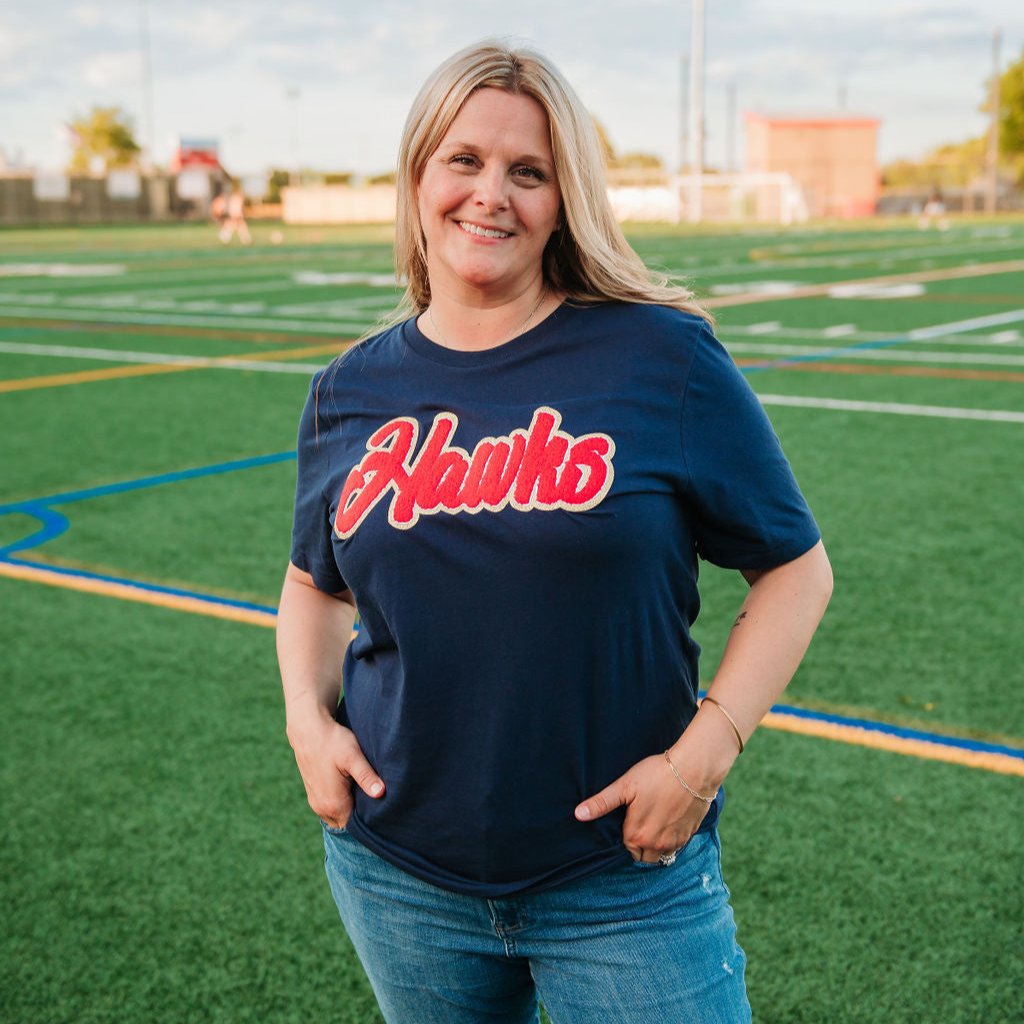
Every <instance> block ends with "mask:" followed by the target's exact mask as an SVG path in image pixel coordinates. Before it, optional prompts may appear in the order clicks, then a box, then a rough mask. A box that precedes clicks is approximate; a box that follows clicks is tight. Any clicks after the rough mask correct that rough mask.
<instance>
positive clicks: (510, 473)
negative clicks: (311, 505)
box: [334, 406, 615, 539]
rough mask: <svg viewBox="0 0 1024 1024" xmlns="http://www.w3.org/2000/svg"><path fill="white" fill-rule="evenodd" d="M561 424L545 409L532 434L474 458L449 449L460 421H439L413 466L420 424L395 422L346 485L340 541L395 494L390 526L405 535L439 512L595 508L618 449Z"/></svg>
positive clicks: (495, 444)
mask: <svg viewBox="0 0 1024 1024" xmlns="http://www.w3.org/2000/svg"><path fill="white" fill-rule="evenodd" d="M561 422H562V416H561V414H560V413H559V412H558V411H557V410H555V409H549V408H548V407H547V406H541V407H540V408H539V409H537V410H536V411H535V412H534V414H533V419H532V420H531V421H530V426H529V427H528V428H527V429H526V430H523V429H522V428H517V429H515V430H513V431H512V432H511V433H510V434H509V435H508V436H505V437H485V438H483V439H482V440H481V441H480V442H479V443H478V444H477V446H476V447H475V448H474V449H473V451H472V454H471V453H469V452H467V451H466V450H465V449H464V448H459V447H457V446H456V445H453V444H449V441H450V440H451V438H452V436H453V435H454V434H455V430H456V428H457V427H458V425H459V420H458V417H457V416H456V415H455V414H454V413H450V412H443V413H439V414H438V415H437V416H435V417H434V422H433V423H432V424H431V426H430V430H429V431H428V432H427V436H426V438H425V439H424V442H423V446H422V448H420V450H419V452H418V454H417V455H416V457H415V459H414V458H413V452H414V451H415V450H416V440H417V435H418V433H419V424H418V423H417V422H416V420H414V419H411V418H409V417H405V416H401V417H398V418H396V419H393V420H390V421H389V422H388V423H385V424H384V426H382V427H380V428H379V429H378V430H376V431H374V433H373V434H372V435H371V436H370V439H369V440H368V441H367V442H366V450H367V454H366V455H364V456H363V458H362V459H361V460H360V461H359V462H358V463H357V464H356V465H355V467H354V468H353V469H352V471H351V472H350V473H349V475H348V479H347V480H346V481H345V487H344V489H343V490H342V492H341V499H340V501H339V502H338V513H337V515H336V516H335V520H334V530H335V533H336V534H337V535H338V536H339V537H341V538H342V539H344V538H346V537H351V536H352V534H353V533H355V531H356V530H357V529H358V528H359V525H360V523H362V521H363V520H364V519H365V518H366V516H367V515H369V513H370V510H371V509H372V508H373V507H374V506H375V505H376V504H377V502H379V501H380V500H381V498H383V497H384V495H385V494H387V493H388V492H389V491H390V492H392V497H391V506H390V508H389V509H388V522H389V523H391V525H392V526H394V527H397V528H398V529H400V530H407V529H409V527H411V526H415V525H416V522H417V521H418V520H419V517H420V516H421V515H431V514H434V513H437V512H447V513H450V514H453V515H454V514H455V513H458V512H469V513H477V512H480V511H481V510H482V509H487V510H489V511H491V512H498V511H500V510H501V509H503V508H504V507H505V506H506V505H511V506H512V507H513V508H515V509H518V510H519V511H520V512H527V511H529V510H530V509H542V510H545V511H549V510H551V509H567V510H570V511H574V512H581V511H585V510H586V509H590V508H594V506H595V505H597V504H599V503H600V502H601V501H602V500H603V499H604V496H605V495H606V494H607V493H608V490H609V488H610V487H611V485H612V478H613V476H614V471H613V469H612V456H613V455H614V454H615V442H614V441H613V440H612V439H611V438H610V437H609V436H608V435H607V434H583V435H582V436H580V437H578V438H574V437H573V436H572V435H571V434H566V433H563V432H562V431H561V430H559V429H558V428H559V426H560V425H561Z"/></svg>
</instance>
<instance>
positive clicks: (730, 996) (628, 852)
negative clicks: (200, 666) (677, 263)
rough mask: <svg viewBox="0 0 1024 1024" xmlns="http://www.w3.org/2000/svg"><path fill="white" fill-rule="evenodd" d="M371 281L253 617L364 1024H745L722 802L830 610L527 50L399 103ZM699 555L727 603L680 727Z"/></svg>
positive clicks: (717, 369)
mask: <svg viewBox="0 0 1024 1024" xmlns="http://www.w3.org/2000/svg"><path fill="white" fill-rule="evenodd" d="M395 263H396V267H397V269H398V273H399V278H400V279H402V280H404V281H406V282H407V287H406V292H405V296H404V299H403V301H402V303H401V305H400V306H399V308H398V310H396V312H395V314H394V315H393V316H392V317H391V318H390V320H389V322H388V323H387V324H385V325H383V326H382V327H381V328H380V329H378V330H376V331H375V332H374V333H373V335H371V336H369V337H367V338H365V339H363V340H362V341H360V342H359V343H358V344H357V345H355V346H354V347H352V348H351V349H349V351H348V352H347V353H346V354H344V355H342V356H339V357H338V358H337V359H336V360H335V361H334V362H333V363H332V364H331V365H330V366H328V367H327V368H326V369H325V370H323V371H320V372H318V373H317V374H316V375H315V376H314V378H313V381H312V385H311V388H310V392H309V398H308V401H307V404H306V408H305V411H304V413H303V416H302V420H301V425H300V427H299V438H298V487H297V491H296V502H295V519H294V531H293V534H292V547H291V564H290V565H289V566H288V568H287V571H286V576H285V583H284V588H283V590H282V594H281V604H280V611H279V616H278V620H277V638H278V655H279V659H280V666H281V676H282V680H283V683H284V698H285V713H286V719H287V735H288V738H289V740H290V742H291V744H292V748H293V750H294V752H295V759H296V762H297V764H298V768H299V772H300V774H301V775H302V780H303V782H304V784H305V788H306V795H307V799H308V801H309V805H310V807H311V808H312V809H313V811H315V812H316V814H317V815H318V816H319V817H320V819H321V821H322V823H323V839H324V843H325V847H326V870H327V877H328V881H329V882H330V886H331V890H332V893H333V895H334V899H335V902H336V903H337V906H338V910H339V912H340V915H341V918H342V920H343V922H344V925H345V928H346V930H347V931H348V934H349V937H350V938H351V940H352V942H353V943H354V945H355V949H356V951H357V953H358V955H359V957H360V959H361V961H362V963H363V966H364V967H365V969H366V973H367V975H368V976H369V979H370V983H371V984H372V986H373V989H374V992H375V994H376V996H377V999H378V1002H379V1003H380V1007H381V1012H382V1014H383V1017H384V1020H385V1021H387V1022H388V1024H484V1022H491V1024H537V1021H538V1020H539V1017H538V1012H539V1011H538V1000H542V1001H543V1003H544V1005H545V1006H546V1008H547V1011H548V1013H549V1014H550V1017H551V1020H552V1021H553V1022H554V1024H683V1022H684V1021H685V1022H687V1024H746V1022H749V1021H750V1006H749V1003H748V1001H747V995H746V986H745V981H744V965H745V962H746V958H745V955H744V953H743V951H742V949H741V948H740V947H739V946H738V945H737V943H736V927H735V924H734V921H733V912H732V908H731V907H730V905H729V893H728V890H727V889H726V888H725V884H724V882H723V881H722V870H721V863H720V860H719V850H720V847H719V839H718V830H717V822H718V815H719V811H720V809H721V807H722V802H723V799H724V798H723V794H722V792H721V785H722V782H723V780H724V779H725V776H726V775H727V774H728V772H729V770H730V768H731V767H732V765H733V762H734V761H735V760H736V757H737V755H738V754H739V753H740V752H741V751H742V749H743V745H744V743H745V742H746V741H747V740H748V739H749V737H750V734H751V733H752V732H753V731H754V729H755V728H756V727H757V724H758V723H759V722H760V721H761V719H762V718H763V717H764V715H765V714H766V712H767V711H768V710H769V708H771V706H772V704H773V703H774V702H775V701H776V700H777V699H778V698H779V695H780V694H781V693H782V691H783V688H784V687H785V686H786V684H787V683H788V682H789V679H790V677H791V676H792V674H793V672H794V671H795V670H796V667H797V665H798V664H799V663H800V660H801V658H802V657H803V655H804V651H805V650H806V648H807V645H808V643H809V642H810V639H811V635H812V634H813V633H814V630H815V628H816V626H817V624H818V621H819V619H820V618H821V616H822V613H823V612H824V609H825V605H826V603H827V602H828V598H829V594H830V593H831V587H832V575H831V570H830V569H829V562H828V558H827V557H826V555H825V551H824V548H823V547H822V544H821V538H820V534H819V531H818V527H817V526H816V524H815V521H814V519H813V517H812V515H811V513H810V511H809V509H808V507H807V504H806V502H805V501H804V499H803V496H802V495H801V493H800V490H799V488H798V487H797V484H796V481H795V480H794V478H793V474H792V472H791V471H790V468H789V464H788V462H787V461H786V458H785V456H784V455H783V453H782V450H781V448H780V446H779V442H778V439H777V438H776V436H775V434H774V432H773V430H772V427H771V424H770V423H769V420H768V417H767V416H766V414H765V412H764V410H763V409H762V408H761V405H760V403H759V402H758V400H757V397H756V396H755V395H754V392H753V391H752V390H751V388H750V386H749V385H748V384H747V382H746V380H745V379H744V377H743V375H742V374H741V373H740V371H739V370H738V369H737V367H736V364H735V363H734V362H733V361H732V359H731V358H730V357H729V354H728V353H727V352H726V350H725V349H724V348H723V347H722V345H721V344H720V343H719V342H718V341H717V340H716V339H715V336H714V334H713V332H712V329H711V326H712V325H711V318H710V316H709V315H708V314H707V313H705V312H704V310H702V309H701V308H700V306H698V305H697V304H696V303H695V302H694V301H693V298H692V296H691V294H690V293H689V292H688V291H687V290H686V289H684V288H682V287H680V286H676V285H673V284H671V283H669V282H668V281H666V280H665V279H663V278H660V277H658V276H657V275H655V274H652V273H651V272H650V271H649V270H648V269H647V268H646V267H645V266H644V264H643V263H642V261H641V260H640V257H639V256H638V255H637V254H636V253H635V252H634V251H633V249H631V248H630V246H629V243H628V242H627V241H626V239H625V238H624V237H623V235H622V232H621V230H620V228H619V226H618V224H617V223H616V221H615V217H614V215H613V213H612V209H611V206H610V204H609V201H608V194H607V191H606V188H605V171H604V160H603V155H602V151H601V147H600V143H599V141H598V137H597V132H596V131H595V128H594V122H593V119H592V118H591V116H590V114H589V113H588V112H587V110H586V108H585V107H584V106H583V105H582V103H581V102H580V100H579V99H578V98H577V96H576V94H575V93H574V92H573V91H572V88H571V87H570V86H569V85H568V83H566V81H565V79H564V78H562V76H561V74H560V73H559V72H558V70H557V69H556V68H554V67H553V66H552V65H551V64H550V63H549V62H548V61H547V60H546V59H545V58H543V57H541V56H540V55H539V54H536V53H534V52H532V51H528V50H518V51H510V50H509V49H507V47H505V46H503V45H501V44H495V43H482V44H480V45H478V46H473V47H470V48H469V49H467V50H463V51H462V52H460V53H457V54H455V56H453V57H451V58H450V59H449V60H447V61H446V62H445V63H444V64H442V65H441V67H440V68H438V69H437V71H435V72H434V74H433V75H431V77H430V78H429V79H428V81H427V83H426V85H425V86H424V87H423V89H422V90H421V92H420V94H419V96H418V97H417V99H416V100H415V102H414V104H413V108H412V111H411V113H410V115H409V118H408V121H407V122H406V128H405V132H404V134H403V138H402V143H401V149H400V154H399V171H398V221H397V225H396V240H395ZM699 557H702V558H706V559H708V560H710V561H712V562H714V563H716V564H717V565H720V566H723V567H726V568H729V569H733V570H736V571H738V572H739V573H741V574H742V576H743V577H744V579H745V580H746V582H747V584H748V585H749V591H748V592H747V594H746V597H745V600H744V602H743V606H742V608H740V609H739V614H738V616H737V618H736V620H735V622H734V623H733V628H732V632H731V634H730V639H729V641H728V644H727V646H726V650H725V654H724V656H723V658H722V661H721V664H720V665H719V667H718V669H717V671H716V672H715V673H714V674H713V677H711V673H710V672H709V678H708V682H707V687H708V690H709V692H708V695H707V696H706V697H705V698H704V700H703V702H700V701H699V700H698V692H697V688H698V684H699V682H700V679H701V676H700V673H699V670H698V660H697V659H698V653H699V647H698V645H697V643H696V642H695V640H694V639H693V637H692V635H691V632H690V630H691V626H692V625H693V622H694V619H695V618H696V616H697V610H698V608H699V606H700V599H699V596H698V589H697V577H698V558H699ZM357 610H358V613H359V632H358V634H357V635H356V638H355V639H353V640H352V642H351V643H349V639H350V637H351V636H352V627H353V622H354V620H355V617H356V612H357ZM343 680H344V698H343V699H342V700H339V697H340V696H341V691H342V682H343ZM772 796H773V797H775V794H772ZM786 813H787V811H786V808H785V806H783V805H782V804H781V803H780V804H779V805H778V806H774V807H772V808H771V809H770V814H771V815H772V816H773V817H774V819H775V820H776V821H777V822H779V827H780V828H784V827H785V826H784V822H785V820H786ZM289 870H291V868H289ZM808 881H809V882H810V881H812V880H811V879H810V878H809V879H808ZM766 941H768V942H771V936H768V937H767V939H766ZM329 973H330V972H329V971H328V974H329ZM300 1012H301V1011H300Z"/></svg>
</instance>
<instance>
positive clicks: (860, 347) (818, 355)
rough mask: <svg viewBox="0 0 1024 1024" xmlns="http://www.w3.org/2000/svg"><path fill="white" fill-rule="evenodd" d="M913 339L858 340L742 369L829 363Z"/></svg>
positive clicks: (907, 336) (907, 337) (747, 370)
mask: <svg viewBox="0 0 1024 1024" xmlns="http://www.w3.org/2000/svg"><path fill="white" fill-rule="evenodd" d="M911 341H913V339H912V338H911V337H910V335H909V334H902V335H899V336H898V337H894V338H882V339H881V340H877V341H858V342H857V343H855V344H853V345H843V346H842V347H840V348H830V349H827V350H826V351H824V352H814V353H811V354H810V355H806V356H788V357H787V358H785V359H772V360H770V361H768V362H764V363H754V364H753V365H751V366H741V367H740V370H741V371H742V372H743V373H759V372H760V371H762V370H784V369H785V368H786V367H787V366H797V365H799V364H800V363H827V362H830V361H831V360H833V359H836V358H838V357H839V356H842V355H843V354H844V353H846V352H862V351H865V350H866V349H872V348H892V347H893V346H894V345H903V344H906V343H908V342H911Z"/></svg>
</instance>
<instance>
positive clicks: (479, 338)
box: [417, 279, 561, 351]
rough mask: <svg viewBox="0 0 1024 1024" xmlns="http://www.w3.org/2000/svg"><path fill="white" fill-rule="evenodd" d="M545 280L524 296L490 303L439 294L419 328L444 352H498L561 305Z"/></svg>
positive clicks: (419, 323)
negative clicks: (498, 349)
mask: <svg viewBox="0 0 1024 1024" xmlns="http://www.w3.org/2000/svg"><path fill="white" fill-rule="evenodd" d="M560 301H561V300H560V298H559V297H558V296H557V295H555V294H554V293H552V292H551V291H550V290H549V289H548V287H547V285H546V284H545V283H544V281H543V279H538V280H537V281H536V282H534V283H532V284H531V285H530V286H528V287H527V288H525V289H524V290H523V291H522V292H521V293H520V294H518V295H516V296H513V297H510V298H507V299H503V300H499V301H494V300H490V301H488V300H487V299H486V298H483V297H478V296H473V295H469V296H452V295H448V294H445V292H444V291H443V290H438V291H436V292H434V293H433V294H432V297H431V302H430V305H429V306H428V307H427V309H426V310H425V311H424V312H423V313H421V314H420V316H419V318H418V320H417V325H418V326H419V329H420V331H422V333H423V334H425V335H426V336H427V337H428V338H429V339H430V340H431V341H433V342H435V343H436V344H438V345H441V346H443V347H444V348H451V349H461V350H463V351H481V350H484V349H489V348H497V347H498V346H500V345H504V344H506V343H507V342H509V341H512V340H513V339H514V338H518V337H519V335H521V334H525V333H526V332H527V331H529V330H531V329H532V328H533V327H536V326H537V324H539V323H540V322H541V321H542V320H543V319H544V318H545V317H547V316H548V315H549V314H550V313H551V312H552V310H554V308H555V307H556V306H557V305H558V304H559V302H560Z"/></svg>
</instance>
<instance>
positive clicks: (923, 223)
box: [917, 188, 949, 231]
mask: <svg viewBox="0 0 1024 1024" xmlns="http://www.w3.org/2000/svg"><path fill="white" fill-rule="evenodd" d="M932 224H935V225H936V226H937V227H938V229H939V230H940V231H947V230H948V229H949V218H948V217H947V216H946V204H945V202H944V200H943V198H942V193H941V192H940V191H939V190H938V189H937V188H936V189H932V192H931V194H930V195H929V196H928V201H927V202H926V203H925V204H924V209H923V210H921V218H920V220H918V222H917V225H918V227H919V228H920V229H921V230H922V231H927V230H928V228H930V227H931V226H932Z"/></svg>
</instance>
